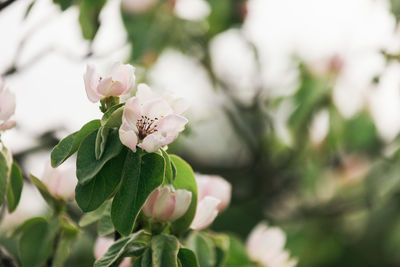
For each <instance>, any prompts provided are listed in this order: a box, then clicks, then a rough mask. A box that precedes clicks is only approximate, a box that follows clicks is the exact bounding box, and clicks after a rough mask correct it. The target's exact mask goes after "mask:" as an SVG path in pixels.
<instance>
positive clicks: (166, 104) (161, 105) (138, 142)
mask: <svg viewBox="0 0 400 267" xmlns="http://www.w3.org/2000/svg"><path fill="white" fill-rule="evenodd" d="M187 107H188V106H187V104H186V102H185V101H184V100H183V99H182V98H177V97H174V96H172V95H164V96H163V97H159V96H157V95H155V94H154V93H153V92H152V91H151V89H150V87H148V86H147V85H145V84H139V86H138V91H137V93H136V96H135V97H132V98H131V99H129V100H128V101H127V102H126V104H125V108H124V113H123V115H122V125H121V127H120V129H119V137H120V139H121V142H122V143H123V144H124V145H125V146H127V147H129V148H130V149H131V150H132V151H133V152H135V151H136V146H139V147H140V148H142V149H144V150H146V151H147V152H149V153H150V152H155V151H157V150H158V149H159V148H160V147H162V146H165V145H168V144H170V143H172V142H173V141H174V140H175V139H176V138H177V137H178V135H179V133H180V132H181V131H183V129H184V126H185V125H186V123H187V122H188V121H187V119H186V118H185V117H183V116H181V115H180V114H181V113H182V112H184V111H185V110H186V109H187Z"/></svg>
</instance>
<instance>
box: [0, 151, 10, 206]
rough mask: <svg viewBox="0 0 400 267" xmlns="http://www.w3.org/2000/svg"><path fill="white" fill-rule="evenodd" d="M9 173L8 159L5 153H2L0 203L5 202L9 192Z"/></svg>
mask: <svg viewBox="0 0 400 267" xmlns="http://www.w3.org/2000/svg"><path fill="white" fill-rule="evenodd" d="M8 175H9V169H8V163H7V159H6V157H5V156H4V155H3V153H0V205H1V204H2V203H3V201H4V198H5V196H6V194H7V187H8Z"/></svg>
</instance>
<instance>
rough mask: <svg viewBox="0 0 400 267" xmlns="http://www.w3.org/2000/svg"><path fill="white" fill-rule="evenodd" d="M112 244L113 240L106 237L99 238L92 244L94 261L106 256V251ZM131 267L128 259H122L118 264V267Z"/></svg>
mask: <svg viewBox="0 0 400 267" xmlns="http://www.w3.org/2000/svg"><path fill="white" fill-rule="evenodd" d="M113 243H114V240H112V239H111V238H108V237H99V238H97V240H96V243H95V244H94V257H95V259H96V260H98V259H100V258H101V257H103V256H104V254H106V252H107V250H108V249H109V248H110V247H111V245H112V244H113ZM130 266H132V262H131V259H130V258H124V259H123V260H122V262H121V263H120V264H119V267H130Z"/></svg>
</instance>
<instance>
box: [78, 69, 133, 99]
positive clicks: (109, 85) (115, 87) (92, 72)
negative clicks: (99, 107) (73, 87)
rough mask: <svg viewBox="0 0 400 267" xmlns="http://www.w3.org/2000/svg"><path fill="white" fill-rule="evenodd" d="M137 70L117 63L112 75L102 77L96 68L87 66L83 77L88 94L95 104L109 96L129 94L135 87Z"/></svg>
mask: <svg viewBox="0 0 400 267" xmlns="http://www.w3.org/2000/svg"><path fill="white" fill-rule="evenodd" d="M134 72H135V68H134V67H132V66H131V65H129V64H125V65H124V64H121V63H120V62H117V63H115V64H114V66H113V67H112V70H111V75H110V76H108V77H101V76H100V75H99V74H98V73H97V72H96V69H95V68H94V66H92V65H87V67H86V73H85V75H84V76H83V79H84V81H85V89H86V94H87V96H88V98H89V100H90V101H92V102H93V103H95V102H97V101H99V100H100V99H102V98H105V97H109V96H121V95H127V94H129V93H130V92H131V91H132V90H133V87H134V85H135V74H134Z"/></svg>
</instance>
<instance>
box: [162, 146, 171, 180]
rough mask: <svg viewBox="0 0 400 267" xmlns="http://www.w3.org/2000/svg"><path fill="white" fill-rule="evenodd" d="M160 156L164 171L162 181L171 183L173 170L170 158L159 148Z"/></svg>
mask: <svg viewBox="0 0 400 267" xmlns="http://www.w3.org/2000/svg"><path fill="white" fill-rule="evenodd" d="M160 150H161V153H162V156H163V158H164V160H165V173H164V183H166V184H172V182H173V178H174V177H173V171H172V166H171V160H170V158H169V155H168V153H167V152H165V151H164V149H160Z"/></svg>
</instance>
